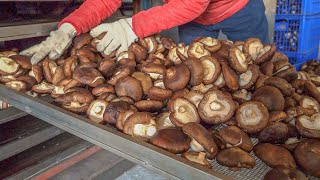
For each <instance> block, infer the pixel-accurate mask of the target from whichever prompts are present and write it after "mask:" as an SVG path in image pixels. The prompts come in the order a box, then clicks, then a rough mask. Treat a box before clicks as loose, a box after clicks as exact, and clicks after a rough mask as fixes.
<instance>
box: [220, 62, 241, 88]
mask: <svg viewBox="0 0 320 180" xmlns="http://www.w3.org/2000/svg"><path fill="white" fill-rule="evenodd" d="M220 63H221V70H222V74H223V77H224V80H225V82H226V85H227V87H228V88H229V89H230V90H232V91H236V90H237V89H239V86H240V84H239V76H238V75H237V74H236V72H235V71H234V70H233V69H232V68H230V66H229V65H228V64H227V62H220Z"/></svg>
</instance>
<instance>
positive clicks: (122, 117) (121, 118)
mask: <svg viewBox="0 0 320 180" xmlns="http://www.w3.org/2000/svg"><path fill="white" fill-rule="evenodd" d="M137 111H138V110H137V108H135V107H134V106H132V105H131V106H130V109H129V110H125V111H120V112H119V114H118V116H117V120H116V121H117V122H116V127H117V128H118V129H119V130H121V131H123V126H124V123H125V122H126V121H127V120H128V117H130V116H131V115H132V114H133V113H135V112H137Z"/></svg>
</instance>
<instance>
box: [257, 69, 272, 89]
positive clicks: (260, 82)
mask: <svg viewBox="0 0 320 180" xmlns="http://www.w3.org/2000/svg"><path fill="white" fill-rule="evenodd" d="M268 78H269V76H266V75H264V74H262V73H260V74H259V77H258V79H257V81H256V84H255V85H254V88H255V89H259V88H260V87H262V86H264V81H265V80H266V79H268Z"/></svg>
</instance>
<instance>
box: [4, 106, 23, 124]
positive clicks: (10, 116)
mask: <svg viewBox="0 0 320 180" xmlns="http://www.w3.org/2000/svg"><path fill="white" fill-rule="evenodd" d="M26 115H28V113H26V112H24V111H21V110H19V109H17V108H15V107H8V108H6V109H1V110H0V124H4V123H6V122H9V121H12V120H15V119H18V118H21V117H23V116H26Z"/></svg>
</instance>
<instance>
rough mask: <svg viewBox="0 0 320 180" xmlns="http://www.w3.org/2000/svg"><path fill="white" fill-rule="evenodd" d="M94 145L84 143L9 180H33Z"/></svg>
mask: <svg viewBox="0 0 320 180" xmlns="http://www.w3.org/2000/svg"><path fill="white" fill-rule="evenodd" d="M91 146H92V144H91V143H89V142H87V141H84V142H82V143H80V144H78V145H76V146H73V147H71V148H69V149H67V150H65V151H63V152H61V153H59V154H57V155H55V156H52V157H50V158H48V159H46V160H44V161H42V162H40V163H39V164H37V165H35V166H32V167H30V168H27V169H25V170H23V171H21V172H19V173H17V174H15V175H13V176H11V177H9V178H8V179H12V180H16V179H32V177H34V176H36V175H38V174H40V173H42V172H44V171H46V170H47V169H48V168H51V167H53V166H55V165H57V164H59V163H60V162H62V161H64V160H67V159H68V158H70V157H72V156H74V155H76V154H78V153H80V152H82V151H84V150H86V149H87V148H89V147H91Z"/></svg>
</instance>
